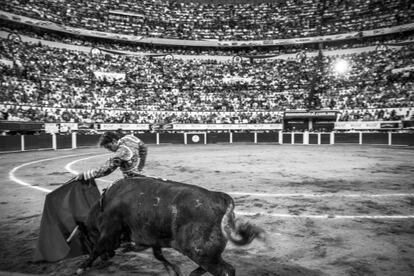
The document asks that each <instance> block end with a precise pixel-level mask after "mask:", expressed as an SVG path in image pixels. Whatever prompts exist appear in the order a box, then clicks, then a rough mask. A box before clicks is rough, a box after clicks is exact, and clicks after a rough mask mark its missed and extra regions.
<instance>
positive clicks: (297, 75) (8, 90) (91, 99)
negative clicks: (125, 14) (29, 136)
mask: <svg viewBox="0 0 414 276" xmlns="http://www.w3.org/2000/svg"><path fill="white" fill-rule="evenodd" d="M1 56H2V60H3V63H2V65H1V73H2V74H1V90H2V93H1V94H0V100H1V103H2V106H3V109H4V112H6V113H7V114H8V116H9V117H8V118H9V119H19V118H20V119H25V120H41V121H56V120H57V121H66V122H70V121H84V120H95V121H98V122H114V121H115V122H131V121H136V120H138V121H143V122H147V121H152V122H154V121H155V120H156V119H155V118H154V116H153V114H154V112H155V111H170V112H179V113H176V114H173V113H163V115H162V116H161V115H160V116H161V117H162V118H158V120H161V121H164V122H167V123H170V122H206V121H207V122H232V121H234V120H236V121H240V122H246V123H252V122H253V123H254V122H276V121H280V112H283V111H285V110H295V109H305V108H306V107H307V101H308V100H309V99H308V97H307V96H308V93H309V92H308V89H309V87H311V86H312V81H313V79H314V78H315V72H317V74H318V76H317V77H318V79H319V83H318V84H317V85H316V86H315V90H316V93H317V94H318V96H319V97H318V101H319V103H318V106H319V107H320V108H322V109H334V110H341V111H344V112H343V114H342V116H341V117H340V119H341V120H359V119H364V120H378V119H385V120H395V119H399V118H401V117H406V116H409V114H401V112H398V113H396V112H395V111H394V112H391V110H389V109H392V108H397V109H401V108H404V110H405V109H407V108H411V107H413V105H414V93H413V91H414V90H413V78H412V71H410V68H411V67H410V65H411V61H412V59H413V46H411V45H408V46H404V47H395V48H388V49H384V50H382V51H376V52H361V53H356V54H348V55H345V56H330V55H326V56H324V58H323V63H324V66H323V68H325V70H324V71H322V72H319V71H318V70H317V68H318V58H317V57H308V58H306V59H304V60H298V59H286V60H283V59H273V60H257V61H254V62H250V61H248V60H247V61H246V60H242V61H240V62H234V61H226V62H219V61H217V60H198V59H196V58H194V59H190V60H180V59H150V58H147V57H139V56H125V55H110V54H105V55H104V54H101V55H92V56H91V55H90V54H89V53H85V52H81V51H73V50H69V49H64V48H63V49H62V48H60V49H59V48H53V47H49V46H46V45H41V44H29V43H22V42H16V41H13V40H8V39H2V40H1ZM338 61H341V62H345V63H348V64H349V65H350V66H349V68H348V69H347V71H346V72H343V73H344V74H342V75H341V74H340V73H339V72H337V71H335V70H334V69H335V66H336V65H337V62H338ZM51 108H53V111H54V110H56V112H51V111H52V109H51ZM381 109H384V110H382V111H381ZM346 110H350V111H346ZM353 110H356V111H353ZM48 111H49V112H48ZM139 112H141V113H142V112H149V113H148V114H147V116H142V114H139ZM186 112H192V113H194V112H213V113H209V116H205V114H203V115H201V113H200V114H199V115H198V116H195V118H194V116H193V115H194V114H191V115H188V114H186ZM220 112H228V114H227V115H226V116H225V118H221V117H223V116H220V114H219V113H220ZM231 112H233V113H234V112H237V113H239V114H242V115H237V116H235V115H234V114H233V115H231ZM251 112H255V113H258V114H260V115H257V116H251ZM177 114H180V116H177ZM120 115H121V116H120ZM140 115H141V116H140Z"/></svg>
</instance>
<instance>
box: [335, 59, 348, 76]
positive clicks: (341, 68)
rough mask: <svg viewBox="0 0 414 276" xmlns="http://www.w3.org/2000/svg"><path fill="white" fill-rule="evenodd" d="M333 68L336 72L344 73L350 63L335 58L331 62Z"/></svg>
mask: <svg viewBox="0 0 414 276" xmlns="http://www.w3.org/2000/svg"><path fill="white" fill-rule="evenodd" d="M333 70H334V71H335V73H337V74H341V75H342V74H346V73H347V72H348V71H349V70H350V64H349V62H348V61H347V60H345V59H337V60H336V61H335V62H334V64H333Z"/></svg>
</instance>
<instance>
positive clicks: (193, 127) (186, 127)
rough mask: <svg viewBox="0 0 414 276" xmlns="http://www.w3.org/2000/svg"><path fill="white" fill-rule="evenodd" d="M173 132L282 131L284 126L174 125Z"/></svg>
mask: <svg viewBox="0 0 414 276" xmlns="http://www.w3.org/2000/svg"><path fill="white" fill-rule="evenodd" d="M172 129H173V130H281V129H282V124H173V128H172Z"/></svg>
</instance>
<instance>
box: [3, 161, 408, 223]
mask: <svg viewBox="0 0 414 276" xmlns="http://www.w3.org/2000/svg"><path fill="white" fill-rule="evenodd" d="M88 154H90V153H84V154H72V155H65V156H58V157H53V158H46V159H40V160H36V161H32V162H28V163H24V164H22V165H20V166H17V167H14V168H13V169H12V170H11V171H10V172H9V178H10V180H12V181H14V182H16V183H17V184H20V185H23V186H26V187H29V188H31V189H36V190H40V191H42V192H46V193H49V192H51V191H52V190H49V189H46V188H42V187H37V186H33V185H31V184H29V183H27V182H24V181H22V180H20V179H18V178H17V177H16V176H15V173H16V171H17V170H19V169H21V168H23V167H25V166H28V165H32V164H36V163H41V162H45V161H52V160H57V159H63V158H68V157H73V156H81V155H88ZM102 155H108V154H101V155H94V156H90V157H86V158H82V159H77V160H75V161H72V162H70V163H68V164H67V165H66V166H65V169H66V170H68V171H69V172H71V173H73V174H77V172H76V171H75V170H73V169H72V168H71V166H72V165H73V164H75V163H77V162H80V161H83V160H87V159H92V158H96V157H98V156H102ZM97 180H101V181H104V182H109V183H111V182H112V181H109V180H105V179H97ZM230 194H235V195H253V196H260V195H266V196H269V194H255V193H242V192H233V193H230ZM270 195H273V196H280V197H289V196H300V197H306V196H307V195H313V196H314V195H316V194H270ZM320 195H324V194H320ZM334 195H336V196H338V194H332V196H334ZM395 195H397V194H395ZM400 195H404V196H407V194H400ZM408 195H410V194H408ZM356 196H364V195H356ZM371 196H375V195H371ZM379 196H382V195H379ZM235 213H236V214H237V215H240V216H257V215H261V216H270V217H278V218H311V219H412V218H414V215H408V216H402V215H395V216H381V215H372V216H369V215H363V216H350V215H348V216H346V215H333V214H330V215H292V214H277V213H267V212H254V213H252V212H237V211H236V212H235Z"/></svg>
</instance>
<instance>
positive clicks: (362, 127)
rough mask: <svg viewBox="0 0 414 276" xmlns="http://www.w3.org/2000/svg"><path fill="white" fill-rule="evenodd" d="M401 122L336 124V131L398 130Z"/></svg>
mask: <svg viewBox="0 0 414 276" xmlns="http://www.w3.org/2000/svg"><path fill="white" fill-rule="evenodd" d="M400 126H401V121H374V122H371V121H370V122H335V130H352V129H354V130H368V129H396V128H400Z"/></svg>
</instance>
